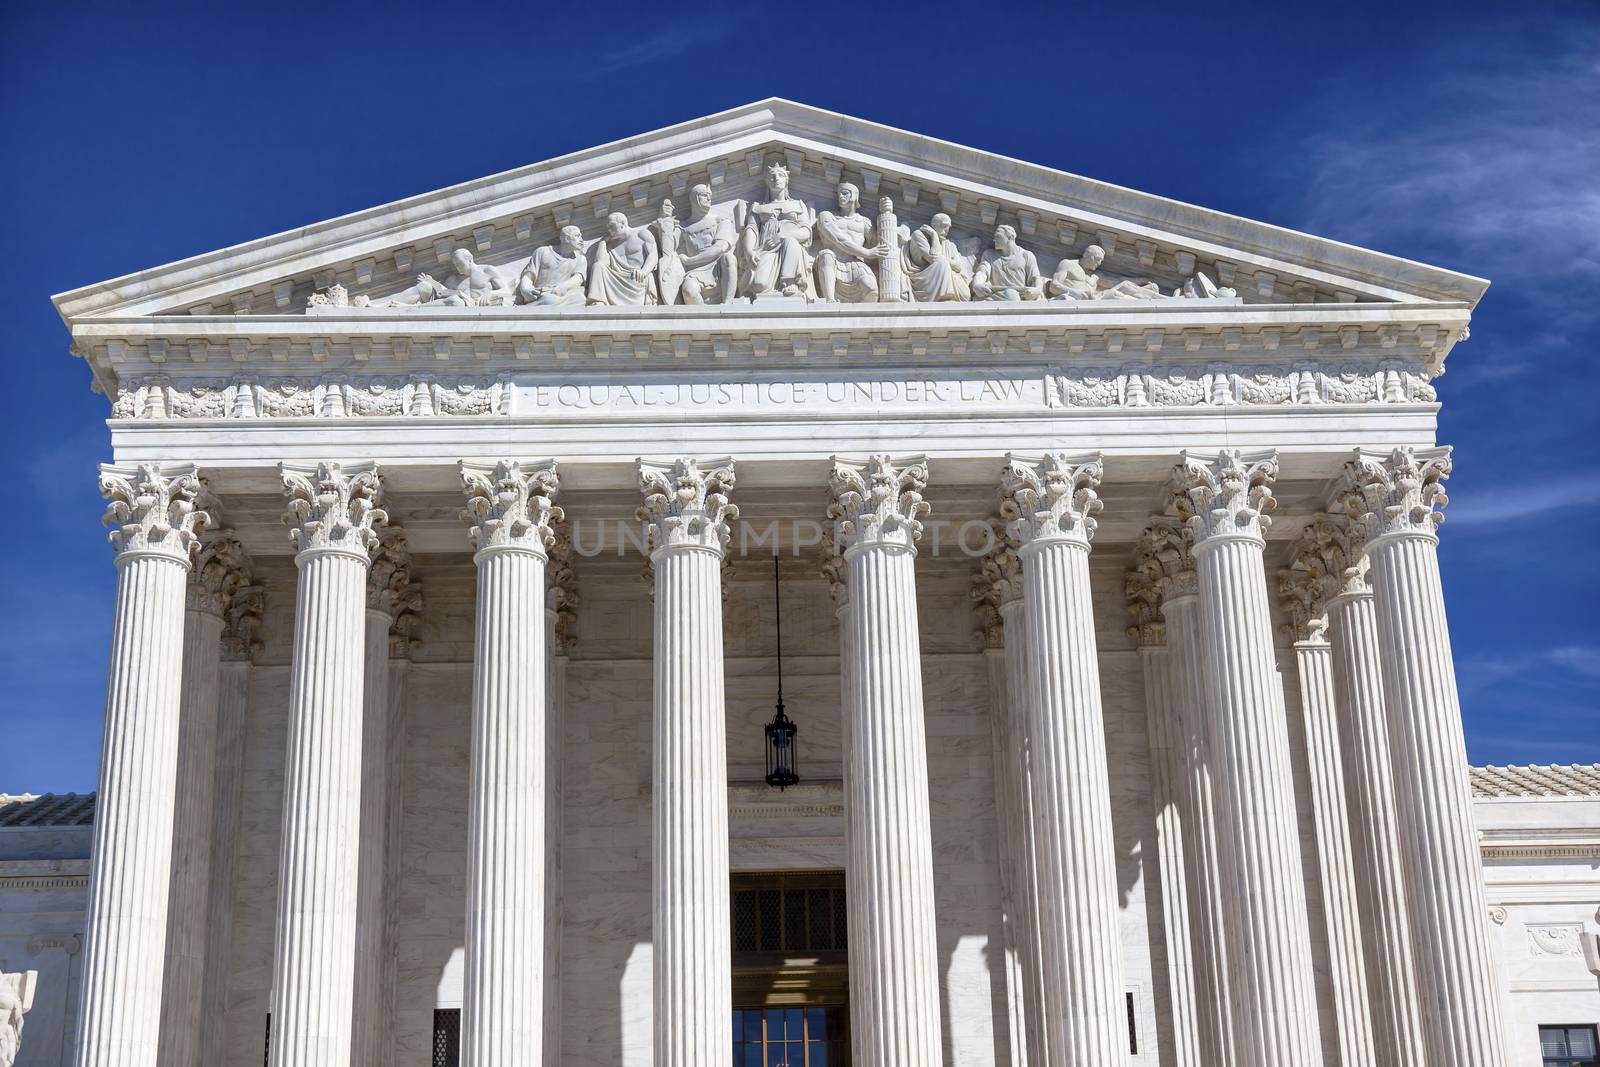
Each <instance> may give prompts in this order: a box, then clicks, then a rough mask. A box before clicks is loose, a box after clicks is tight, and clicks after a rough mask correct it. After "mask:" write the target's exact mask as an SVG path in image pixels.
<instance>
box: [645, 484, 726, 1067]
mask: <svg viewBox="0 0 1600 1067" xmlns="http://www.w3.org/2000/svg"><path fill="white" fill-rule="evenodd" d="M705 467H706V469H704V470H702V469H701V466H700V464H699V463H697V462H695V461H694V460H692V459H677V460H672V461H670V462H666V463H649V462H646V461H644V460H640V462H639V490H640V492H642V493H643V494H644V503H643V504H642V505H641V506H640V508H639V520H640V521H641V522H643V523H644V524H645V528H646V530H647V532H648V534H649V538H650V560H651V562H652V564H653V566H654V568H655V713H654V726H653V730H652V741H651V744H652V750H653V752H654V769H653V773H652V783H653V791H652V794H651V795H652V797H653V798H654V808H655V841H654V852H653V860H654V867H653V871H654V881H655V911H654V923H655V926H654V930H655V932H654V938H653V946H654V952H653V953H652V956H653V960H654V964H653V966H654V975H655V1060H654V1062H655V1065H656V1067H728V1065H729V1064H730V1063H731V1061H732V1054H733V1043H732V1042H731V1041H730V1040H729V1038H728V1020H729V1019H730V1018H731V1017H732V1011H733V969H732V967H733V964H732V958H731V946H730V945H729V940H728V939H729V926H728V923H729V918H728V755H727V744H728V742H727V737H726V731H727V719H726V716H727V709H726V707H725V706H724V700H723V677H722V563H723V553H724V552H725V551H726V548H727V543H728V522H729V521H730V520H732V519H735V518H737V517H738V515H739V509H738V508H736V507H734V506H733V505H732V504H730V503H729V502H728V493H729V492H731V491H732V489H733V461H732V460H729V459H720V460H710V461H707V463H706V465H705Z"/></svg>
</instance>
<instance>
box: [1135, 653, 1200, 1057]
mask: <svg viewBox="0 0 1600 1067" xmlns="http://www.w3.org/2000/svg"><path fill="white" fill-rule="evenodd" d="M1139 665H1140V668H1141V670H1142V671H1143V674H1144V698H1145V723H1146V727H1147V729H1148V732H1149V735H1150V809H1151V811H1152V812H1153V813H1154V814H1155V823H1156V862H1157V866H1158V868H1159V870H1160V875H1161V924H1162V928H1163V929H1164V931H1165V933H1166V946H1167V991H1168V995H1169V996H1170V998H1171V1009H1170V1012H1171V1018H1172V1043H1173V1063H1174V1064H1175V1065H1176V1067H1200V1064H1202V1063H1203V1062H1204V1061H1203V1060H1201V1058H1200V1020H1199V1017H1198V1016H1199V1010H1200V1009H1199V1004H1198V1002H1197V1000H1196V994H1195V970H1196V968H1195V965H1194V938H1193V929H1192V928H1193V923H1192V922H1191V921H1190V918H1189V878H1188V871H1187V866H1188V865H1187V862H1186V856H1185V851H1184V833H1185V831H1186V829H1187V825H1188V823H1189V820H1190V816H1189V813H1188V811H1187V810H1186V808H1187V805H1186V803H1185V801H1186V800H1187V796H1186V793H1185V791H1184V778H1185V776H1186V774H1187V772H1188V768H1187V766H1186V761H1185V759H1184V756H1185V750H1186V748H1187V740H1188V739H1187V738H1186V737H1185V736H1184V734H1183V728H1182V724H1181V723H1180V722H1179V721H1178V710H1177V708H1176V707H1175V701H1174V699H1173V688H1174V686H1173V678H1172V656H1171V653H1170V652H1169V651H1168V650H1167V647H1166V646H1165V645H1155V644H1149V645H1141V646H1140V647H1139Z"/></svg>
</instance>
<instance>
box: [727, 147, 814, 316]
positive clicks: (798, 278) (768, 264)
mask: <svg viewBox="0 0 1600 1067" xmlns="http://www.w3.org/2000/svg"><path fill="white" fill-rule="evenodd" d="M767 198H768V199H767V201H766V203H762V204H750V205H748V206H742V205H741V206H742V207H743V210H742V212H741V213H742V214H743V216H744V217H743V218H742V219H736V220H735V221H737V222H738V224H739V231H740V232H739V258H740V273H741V276H742V284H741V285H740V287H739V291H740V292H741V293H742V294H743V295H745V296H748V297H750V298H751V299H752V300H759V299H761V298H762V297H771V296H786V297H790V298H801V299H810V290H811V254H810V252H809V251H808V249H810V247H811V227H812V224H813V223H815V222H816V216H815V215H814V214H813V213H812V211H811V208H810V207H809V206H807V205H806V204H805V203H804V202H803V201H800V200H796V199H794V198H793V197H791V196H790V195H789V168H788V167H786V166H784V165H783V164H782V163H773V164H772V165H770V166H769V167H767Z"/></svg>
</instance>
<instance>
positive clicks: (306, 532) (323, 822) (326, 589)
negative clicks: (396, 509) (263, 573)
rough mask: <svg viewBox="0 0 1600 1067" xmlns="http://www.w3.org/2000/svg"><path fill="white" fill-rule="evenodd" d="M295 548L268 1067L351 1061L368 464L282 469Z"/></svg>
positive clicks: (376, 518) (371, 474)
mask: <svg viewBox="0 0 1600 1067" xmlns="http://www.w3.org/2000/svg"><path fill="white" fill-rule="evenodd" d="M281 470H282V476H283V479H284V484H285V488H286V490H287V492H288V494H289V504H290V512H289V516H288V520H287V521H289V522H290V523H291V525H292V526H293V533H294V535H295V537H296V546H297V548H298V552H297V553H296V555H295V566H296V567H297V568H298V570H299V580H298V584H297V586H296V592H295V613H294V651H293V664H292V667H291V669H290V675H289V737H288V744H287V746H286V752H285V763H284V798H283V834H282V838H281V841H282V845H281V850H280V853H279V862H278V908H277V934H276V941H275V953H274V960H273V983H272V986H273V991H272V1050H271V1067H303V1065H305V1064H317V1065H318V1067H344V1065H346V1064H348V1063H349V1062H350V1048H351V1008H352V1004H353V991H354V986H355V955H356V879H357V873H358V857H359V847H358V846H359V831H360V813H361V809H360V804H361V733H362V711H363V707H362V693H363V688H364V670H365V667H364V662H365V655H364V651H365V649H364V645H365V636H366V609H365V604H366V582H367V566H368V562H369V558H368V555H367V553H368V550H369V547H370V545H371V543H372V541H373V540H375V537H376V535H375V534H374V533H373V531H372V526H373V525H375V524H381V523H382V522H383V521H384V520H385V519H386V516H384V515H383V513H382V512H381V511H378V510H376V508H375V507H374V506H373V504H374V501H375V499H376V498H377V497H378V495H379V493H380V483H379V481H378V477H377V472H376V470H375V469H373V468H371V467H365V466H362V467H355V468H352V469H349V470H346V469H341V468H340V467H339V465H338V464H333V463H324V464H319V465H318V466H317V467H316V468H314V469H309V470H308V469H300V468H291V467H289V466H287V465H284V466H283V467H282V468H281Z"/></svg>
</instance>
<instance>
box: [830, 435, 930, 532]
mask: <svg viewBox="0 0 1600 1067" xmlns="http://www.w3.org/2000/svg"><path fill="white" fill-rule="evenodd" d="M927 487H928V461H927V459H926V458H924V457H922V456H911V457H908V458H906V459H901V460H896V459H894V458H893V457H891V456H887V455H876V456H870V457H868V458H867V459H866V460H865V461H863V462H852V461H849V460H842V459H840V458H839V457H837V456H835V457H834V459H833V469H832V471H831V472H830V474H829V476H828V488H829V492H830V494H831V496H832V502H831V503H830V504H829V506H828V518H829V519H831V520H832V521H833V526H834V530H835V536H836V537H837V538H838V539H839V541H840V543H842V544H843V545H844V546H845V551H846V553H847V554H848V553H849V552H851V551H854V550H855V549H857V548H863V547H873V548H877V547H892V548H900V549H905V550H908V551H915V550H916V543H917V540H918V539H919V538H920V537H921V536H922V517H923V516H924V515H926V514H928V512H929V511H931V510H932V507H931V505H929V504H928V502H927V501H926V500H924V499H923V498H922V491H923V490H924V489H926V488H927Z"/></svg>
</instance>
